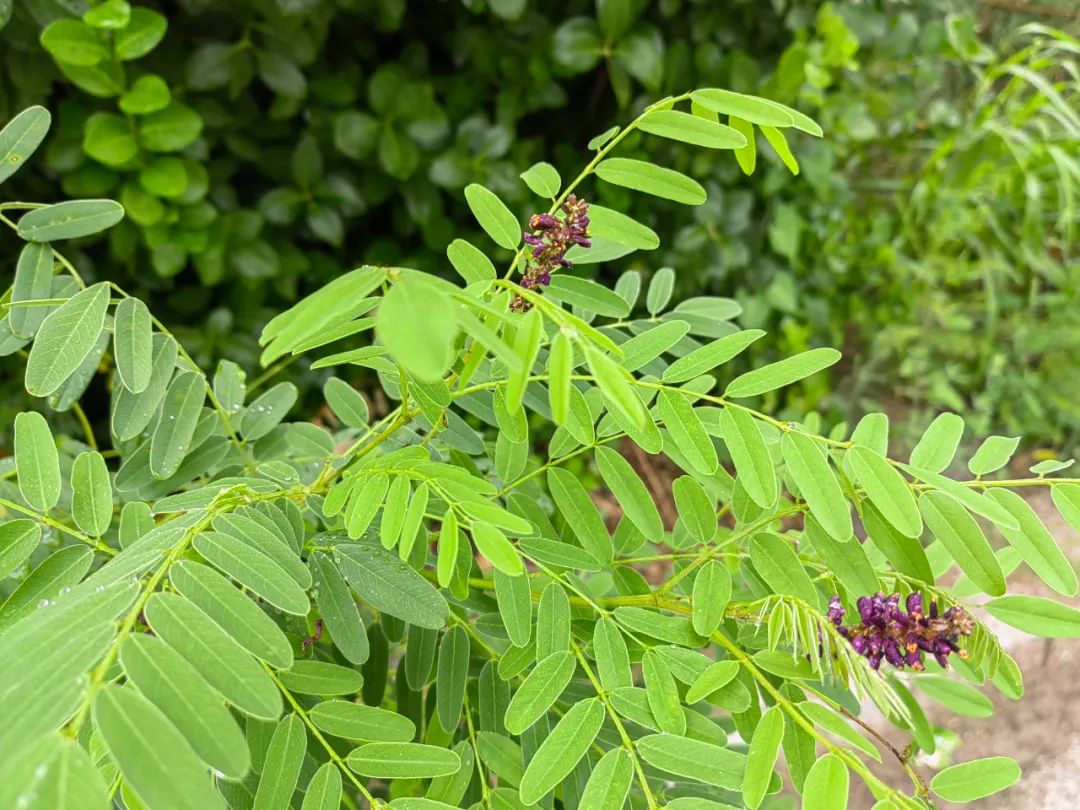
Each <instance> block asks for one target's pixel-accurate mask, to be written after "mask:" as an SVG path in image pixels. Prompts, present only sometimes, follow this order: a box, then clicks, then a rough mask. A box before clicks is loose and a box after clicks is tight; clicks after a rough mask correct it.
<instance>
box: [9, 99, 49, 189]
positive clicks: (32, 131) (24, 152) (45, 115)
mask: <svg viewBox="0 0 1080 810" xmlns="http://www.w3.org/2000/svg"><path fill="white" fill-rule="evenodd" d="M51 123H52V115H51V114H50V113H49V111H48V110H46V109H45V108H44V107H39V106H36V105H35V106H33V107H27V108H26V109H25V110H23V111H22V112H21V113H19V114H18V115H16V116H15V117H14V118H12V119H11V120H10V121H8V123H7V125H6V126H5V127H4V128H3V129H2V130H0V183H2V182H4V181H5V180H7V179H8V178H9V177H11V175H13V174H15V172H17V171H18V170H19V169H21V168H22V166H23V164H24V163H26V159H27V158H28V157H30V156H31V155H32V154H34V151H35V150H36V149H37V148H38V146H40V145H41V142H42V141H43V140H45V135H46V134H47V133H48V132H49V125H50V124H51Z"/></svg>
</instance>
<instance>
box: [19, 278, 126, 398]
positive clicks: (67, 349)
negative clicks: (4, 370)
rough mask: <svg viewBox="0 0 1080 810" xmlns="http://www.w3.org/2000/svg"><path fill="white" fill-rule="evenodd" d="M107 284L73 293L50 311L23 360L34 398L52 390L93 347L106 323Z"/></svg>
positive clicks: (47, 393)
mask: <svg viewBox="0 0 1080 810" xmlns="http://www.w3.org/2000/svg"><path fill="white" fill-rule="evenodd" d="M108 306H109V285H108V284H106V283H105V282H101V283H100V284H95V285H93V286H92V287H87V288H86V289H85V290H82V291H81V292H78V293H76V294H75V295H73V296H72V297H71V298H69V299H68V300H67V301H66V302H64V303H63V304H62V305H61V306H59V307H57V308H56V309H55V310H53V311H52V312H50V313H49V315H48V316H47V317H46V318H45V320H44V321H43V322H42V324H41V328H40V329H39V330H38V334H37V338H36V339H35V340H34V345H33V346H31V347H30V357H29V359H27V361H26V390H27V391H29V392H30V393H31V394H33V395H34V396H36V397H47V396H49V395H50V394H52V393H55V392H56V391H57V389H59V388H60V386H61V385H63V384H64V382H65V381H66V380H67V378H68V377H70V376H71V375H72V374H74V373H75V372H76V371H77V370H78V368H79V366H80V365H82V362H83V360H85V359H86V356H87V355H88V354H90V352H91V351H93V349H94V345H95V344H96V343H97V340H98V335H100V334H101V329H102V327H103V326H104V325H105V310H106V309H107V308H108Z"/></svg>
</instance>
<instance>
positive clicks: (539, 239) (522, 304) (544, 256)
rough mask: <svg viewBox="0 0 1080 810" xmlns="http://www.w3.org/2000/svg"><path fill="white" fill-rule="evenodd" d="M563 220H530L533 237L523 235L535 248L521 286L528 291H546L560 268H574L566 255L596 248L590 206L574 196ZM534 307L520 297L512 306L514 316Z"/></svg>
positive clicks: (539, 216)
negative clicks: (591, 227) (571, 251)
mask: <svg viewBox="0 0 1080 810" xmlns="http://www.w3.org/2000/svg"><path fill="white" fill-rule="evenodd" d="M559 211H560V212H561V214H562V218H561V219H560V218H559V216H556V215H555V214H533V215H532V216H531V217H529V230H530V232H529V233H525V234H523V235H522V238H523V239H524V240H525V244H526V245H529V246H530V247H531V248H532V251H531V252H530V253H529V255H528V258H527V261H526V264H525V271H524V273H523V274H522V278H521V281H520V284H521V286H522V287H523V288H525V289H526V290H535V289H537V288H538V287H546V286H547V285H548V284H550V283H551V274H552V273H554V272H555V271H556V270H559V269H560V268H568V267H571V266H572V265H571V264H570V262H569V261H567V259H566V252H567V251H568V250H569V249H570V248H571V247H573V246H574V245H578V246H579V247H582V248H590V247H592V242H591V241H590V239H589V204H588V203H587V202H586V201H585V200H582V199H580V198H578V197H577V196H575V195H573V194H570V195H568V196H567V198H566V200H565V201H564V202H563V203H562V205H561V206H559ZM531 308H532V304H530V303H529V302H528V301H526V300H525V299H524V298H522V297H521V296H520V295H518V296H515V298H514V299H513V300H512V301H511V302H510V309H511V310H512V311H514V312H528V311H529V309H531Z"/></svg>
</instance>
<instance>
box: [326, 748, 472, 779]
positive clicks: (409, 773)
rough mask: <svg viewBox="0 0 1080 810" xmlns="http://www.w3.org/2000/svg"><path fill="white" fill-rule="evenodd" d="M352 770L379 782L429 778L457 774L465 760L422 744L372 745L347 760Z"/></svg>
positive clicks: (354, 751)
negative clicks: (383, 780)
mask: <svg viewBox="0 0 1080 810" xmlns="http://www.w3.org/2000/svg"><path fill="white" fill-rule="evenodd" d="M346 763H347V764H348V766H349V768H350V769H351V770H353V771H355V772H356V773H358V774H360V775H361V776H370V777H373V778H377V779H429V778H432V777H436V776H448V775H450V774H454V773H457V771H458V769H459V768H460V767H461V758H460V757H459V756H458V755H457V754H456V753H455V752H454V751H448V750H446V749H445V748H438V747H436V746H434V745H421V744H419V743H368V744H366V745H361V746H360V747H359V748H354V749H353V750H352V751H350V752H349V756H348V757H347V758H346Z"/></svg>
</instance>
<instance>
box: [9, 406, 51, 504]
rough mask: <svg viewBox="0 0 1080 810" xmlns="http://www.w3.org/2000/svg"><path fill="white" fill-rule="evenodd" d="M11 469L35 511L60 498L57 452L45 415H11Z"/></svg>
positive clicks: (27, 413)
mask: <svg viewBox="0 0 1080 810" xmlns="http://www.w3.org/2000/svg"><path fill="white" fill-rule="evenodd" d="M15 471H16V472H17V473H18V475H19V492H20V493H22V496H23V499H25V501H26V502H27V503H28V504H29V505H30V506H31V507H32V508H34V509H36V510H38V511H39V512H48V511H49V510H50V509H52V508H53V507H54V506H56V504H57V502H58V501H59V500H60V487H61V485H62V482H61V480H60V454H59V453H58V452H57V450H56V441H55V440H54V439H53V435H52V431H51V430H49V423H48V422H46V421H45V417H44V416H42V415H41V414H40V413H38V412H37V411H27V412H25V413H20V414H17V415H16V416H15Z"/></svg>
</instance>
